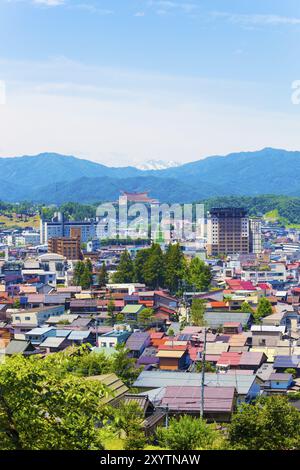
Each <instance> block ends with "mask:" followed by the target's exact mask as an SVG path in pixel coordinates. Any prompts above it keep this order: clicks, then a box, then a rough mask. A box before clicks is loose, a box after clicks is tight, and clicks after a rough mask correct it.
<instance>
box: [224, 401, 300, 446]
mask: <svg viewBox="0 0 300 470" xmlns="http://www.w3.org/2000/svg"><path fill="white" fill-rule="evenodd" d="M228 438H229V442H230V444H231V446H233V448H235V449H249V450H293V449H300V415H299V411H298V410H297V409H296V408H294V407H293V406H292V405H291V404H290V403H289V401H288V398H287V397H284V396H281V395H274V396H270V397H261V398H259V399H258V400H257V401H256V403H255V405H248V404H243V405H242V406H241V408H240V410H239V411H238V412H237V413H235V414H234V416H233V418H232V422H231V425H230V426H229V436H228Z"/></svg>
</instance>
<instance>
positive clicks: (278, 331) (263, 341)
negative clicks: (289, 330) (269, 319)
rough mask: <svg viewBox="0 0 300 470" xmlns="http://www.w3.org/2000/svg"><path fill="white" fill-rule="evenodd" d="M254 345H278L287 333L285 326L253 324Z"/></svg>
mask: <svg viewBox="0 0 300 470" xmlns="http://www.w3.org/2000/svg"><path fill="white" fill-rule="evenodd" d="M251 333H252V346H253V347H255V346H258V347H261V346H264V347H276V346H277V344H278V342H279V341H280V340H281V339H282V336H283V334H284V333H285V326H272V325H270V326H269V325H252V327H251Z"/></svg>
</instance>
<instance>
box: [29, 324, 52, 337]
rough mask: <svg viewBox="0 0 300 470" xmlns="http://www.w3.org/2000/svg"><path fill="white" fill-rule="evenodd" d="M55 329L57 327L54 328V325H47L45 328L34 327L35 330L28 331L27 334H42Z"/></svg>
mask: <svg viewBox="0 0 300 470" xmlns="http://www.w3.org/2000/svg"><path fill="white" fill-rule="evenodd" d="M54 329H55V328H53V327H52V326H45V327H43V328H33V330H30V331H28V332H27V333H26V335H33V336H40V335H44V334H46V333H49V331H54Z"/></svg>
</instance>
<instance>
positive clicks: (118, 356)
mask: <svg viewBox="0 0 300 470" xmlns="http://www.w3.org/2000/svg"><path fill="white" fill-rule="evenodd" d="M112 360H113V362H112V371H113V372H114V373H115V374H116V375H117V376H118V377H120V379H121V380H123V382H124V383H125V385H127V386H128V387H131V386H132V384H133V382H134V381H135V380H136V379H137V377H138V376H139V374H140V372H141V368H138V367H136V366H135V359H133V358H131V357H129V350H128V349H127V348H126V346H125V344H118V345H117V346H116V353H115V354H114V355H113V358H112Z"/></svg>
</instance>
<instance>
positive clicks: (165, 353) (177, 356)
mask: <svg viewBox="0 0 300 470" xmlns="http://www.w3.org/2000/svg"><path fill="white" fill-rule="evenodd" d="M184 353H185V350H183V351H170V350H167V351H163V350H161V351H158V353H157V354H156V357H159V358H168V357H170V358H174V359H180V358H181V357H182V356H183V355H184Z"/></svg>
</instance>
